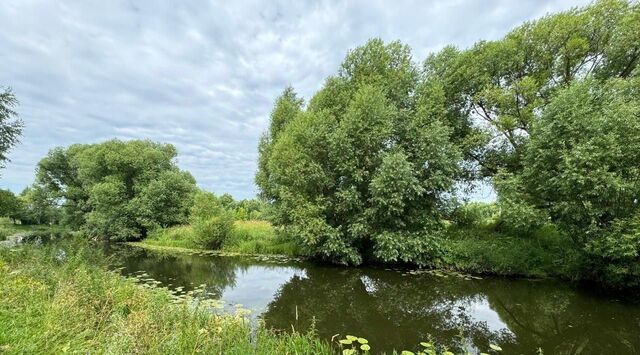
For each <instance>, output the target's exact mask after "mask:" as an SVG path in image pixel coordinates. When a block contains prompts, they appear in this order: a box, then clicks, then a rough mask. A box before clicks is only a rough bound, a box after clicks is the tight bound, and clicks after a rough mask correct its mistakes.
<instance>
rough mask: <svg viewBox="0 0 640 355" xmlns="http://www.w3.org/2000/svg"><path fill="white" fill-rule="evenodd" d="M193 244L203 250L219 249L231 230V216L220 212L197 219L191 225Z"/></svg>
mask: <svg viewBox="0 0 640 355" xmlns="http://www.w3.org/2000/svg"><path fill="white" fill-rule="evenodd" d="M192 226H193V241H194V244H195V245H196V246H197V247H199V248H203V249H220V248H221V247H222V245H223V244H224V243H225V241H226V240H227V239H228V238H229V235H230V233H231V231H232V230H233V215H232V214H231V213H229V212H227V211H221V212H220V213H219V214H218V215H216V216H210V217H208V218H201V219H197V220H195V221H194V222H193V223H192Z"/></svg>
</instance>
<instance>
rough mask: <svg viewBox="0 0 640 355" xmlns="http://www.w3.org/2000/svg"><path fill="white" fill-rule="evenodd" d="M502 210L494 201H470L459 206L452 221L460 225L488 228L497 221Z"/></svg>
mask: <svg viewBox="0 0 640 355" xmlns="http://www.w3.org/2000/svg"><path fill="white" fill-rule="evenodd" d="M499 216H500V210H499V209H498V206H497V205H496V204H494V203H484V202H469V203H465V204H463V205H461V206H459V207H457V208H456V209H455V210H454V211H453V213H452V216H451V221H452V222H453V223H454V224H455V225H456V226H459V227H467V228H468V227H475V228H488V227H491V226H493V225H495V224H496V223H497V221H498V220H499Z"/></svg>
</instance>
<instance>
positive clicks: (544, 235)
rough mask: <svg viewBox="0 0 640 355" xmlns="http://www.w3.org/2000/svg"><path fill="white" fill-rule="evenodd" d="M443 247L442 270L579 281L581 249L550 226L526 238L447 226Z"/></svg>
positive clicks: (485, 230)
mask: <svg viewBox="0 0 640 355" xmlns="http://www.w3.org/2000/svg"><path fill="white" fill-rule="evenodd" d="M444 244H445V248H446V251H447V255H446V257H445V260H444V263H443V266H444V267H445V268H450V269H455V270H458V271H463V272H466V273H473V274H488V275H498V276H515V277H529V278H546V277H557V278H562V279H569V280H577V279H579V278H580V267H581V264H580V262H581V260H582V253H581V250H580V248H579V247H578V246H577V245H575V244H574V243H573V241H572V240H571V239H570V238H568V237H566V236H562V235H560V234H559V233H558V232H557V231H556V230H555V229H554V228H552V227H549V226H545V227H543V228H541V229H540V230H538V231H536V232H535V233H533V235H530V236H526V237H522V236H518V235H516V234H514V233H506V232H501V231H497V230H495V229H493V228H491V227H487V228H485V227H471V228H460V227H456V226H450V227H449V228H448V230H447V236H446V239H445V241H444Z"/></svg>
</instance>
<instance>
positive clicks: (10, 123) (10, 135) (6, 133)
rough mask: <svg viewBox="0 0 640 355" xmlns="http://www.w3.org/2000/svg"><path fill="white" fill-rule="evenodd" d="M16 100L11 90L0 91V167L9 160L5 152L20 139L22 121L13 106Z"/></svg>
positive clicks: (16, 102)
mask: <svg viewBox="0 0 640 355" xmlns="http://www.w3.org/2000/svg"><path fill="white" fill-rule="evenodd" d="M17 105H18V100H17V99H16V97H15V95H14V94H13V92H12V91H11V89H5V90H4V91H2V92H0V168H3V167H4V166H5V164H6V162H7V161H8V160H9V158H8V157H7V153H8V152H9V150H10V149H11V148H13V146H15V145H16V144H17V143H18V142H19V141H20V136H21V135H22V127H23V125H24V123H23V122H22V120H21V119H20V118H19V117H18V114H17V113H16V111H14V110H15V107H16V106H17Z"/></svg>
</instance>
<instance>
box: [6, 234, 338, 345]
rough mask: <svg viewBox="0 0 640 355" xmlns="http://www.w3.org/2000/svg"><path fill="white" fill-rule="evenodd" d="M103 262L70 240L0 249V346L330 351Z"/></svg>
mask: <svg viewBox="0 0 640 355" xmlns="http://www.w3.org/2000/svg"><path fill="white" fill-rule="evenodd" d="M63 251H64V252H63ZM65 253H66V255H65ZM105 265H106V264H105V261H104V259H103V258H102V257H101V256H100V255H99V254H98V253H95V252H92V251H91V250H90V249H89V248H86V247H75V246H72V245H71V244H67V245H66V246H62V245H60V244H57V245H56V246H51V247H43V248H35V247H25V248H22V249H20V250H6V249H0V352H6V353H10V354H14V353H51V354H61V353H114V354H131V353H151V354H184V353H205V354H222V353H224V354H329V353H332V352H333V351H332V349H331V346H330V345H329V344H328V343H326V342H323V341H320V340H318V339H317V338H315V337H314V336H313V334H300V333H291V334H274V333H273V332H271V331H269V330H266V329H265V328H263V327H260V328H259V329H258V330H257V331H256V332H255V333H252V330H251V329H250V327H249V326H248V325H247V322H245V320H244V319H243V318H242V317H240V316H231V315H229V316H219V315H215V314H213V313H209V312H206V311H205V310H203V309H199V308H197V307H195V308H194V307H190V306H187V305H186V304H173V303H172V299H171V298H170V296H169V294H168V293H167V292H165V291H163V290H159V289H147V288H142V287H141V286H139V285H137V284H135V283H134V282H133V281H130V280H127V279H124V278H122V277H121V276H119V275H116V274H114V273H111V272H107V271H105V269H104V267H105Z"/></svg>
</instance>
